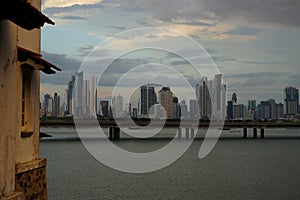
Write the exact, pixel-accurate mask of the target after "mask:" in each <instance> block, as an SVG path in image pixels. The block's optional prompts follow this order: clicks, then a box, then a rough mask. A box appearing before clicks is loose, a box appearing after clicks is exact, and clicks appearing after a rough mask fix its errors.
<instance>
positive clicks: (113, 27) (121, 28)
mask: <svg viewBox="0 0 300 200" xmlns="http://www.w3.org/2000/svg"><path fill="white" fill-rule="evenodd" d="M105 27H107V28H112V29H117V30H120V31H124V30H126V27H124V26H105Z"/></svg>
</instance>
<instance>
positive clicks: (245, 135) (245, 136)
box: [244, 128, 248, 139]
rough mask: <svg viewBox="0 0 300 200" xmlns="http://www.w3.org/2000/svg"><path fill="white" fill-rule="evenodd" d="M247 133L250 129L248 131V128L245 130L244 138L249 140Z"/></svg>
mask: <svg viewBox="0 0 300 200" xmlns="http://www.w3.org/2000/svg"><path fill="white" fill-rule="evenodd" d="M247 132H248V129H247V128H244V138H245V139H246V138H247Z"/></svg>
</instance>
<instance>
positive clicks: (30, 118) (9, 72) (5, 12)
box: [0, 0, 60, 199]
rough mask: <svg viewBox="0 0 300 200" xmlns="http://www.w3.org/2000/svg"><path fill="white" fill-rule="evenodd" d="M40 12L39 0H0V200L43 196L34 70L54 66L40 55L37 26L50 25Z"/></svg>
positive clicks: (51, 69)
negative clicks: (0, 3)
mask: <svg viewBox="0 0 300 200" xmlns="http://www.w3.org/2000/svg"><path fill="white" fill-rule="evenodd" d="M40 10H41V1H40V0H28V1H27V0H5V1H4V2H2V5H1V7H0V113H1V114H0V199H47V184H46V164H47V161H46V160H45V159H42V158H40V155H39V132H40V125H39V109H40V108H39V104H40V99H39V98H40V71H43V72H44V73H47V74H53V73H55V71H54V70H58V71H59V70H60V69H59V68H57V67H56V66H54V65H53V64H51V63H49V62H47V61H46V60H44V59H42V56H41V55H40V52H41V48H40V46H41V45H40V41H41V37H40V35H41V31H40V27H42V26H43V25H44V24H45V23H49V24H54V23H53V22H52V21H51V20H50V19H49V18H47V17H46V16H45V15H43V14H42V13H41V12H40Z"/></svg>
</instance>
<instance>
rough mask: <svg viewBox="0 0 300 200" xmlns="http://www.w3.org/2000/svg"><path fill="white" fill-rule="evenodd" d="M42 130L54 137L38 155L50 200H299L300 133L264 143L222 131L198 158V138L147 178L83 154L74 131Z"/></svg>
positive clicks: (149, 145)
mask: <svg viewBox="0 0 300 200" xmlns="http://www.w3.org/2000/svg"><path fill="white" fill-rule="evenodd" d="M41 131H45V132H47V133H49V134H51V135H52V136H53V137H52V138H43V139H42V140H41V147H40V151H41V156H42V157H45V158H47V160H48V166H47V179H48V180H47V181H48V196H49V199H50V200H51V199H138V200H140V199H143V200H148V199H188V200H190V199H210V200H211V199H230V200H231V199H241V200H243V199H264V200H266V199H272V200H273V199H283V200H289V199H300V189H299V187H300V131H299V129H289V130H286V129H276V130H266V131H265V135H266V138H265V139H263V140H261V139H247V140H245V139H241V136H242V132H241V130H238V129H236V130H231V131H226V132H224V133H223V134H222V139H221V140H219V141H218V143H217V145H216V146H215V148H214V149H213V151H212V152H211V153H210V154H209V155H208V156H207V157H206V158H204V159H199V158H198V151H199V148H200V146H201V144H202V139H196V140H195V141H194V142H193V144H192V146H191V147H190V148H189V150H188V151H187V152H186V153H185V154H184V155H183V156H182V157H181V158H180V159H178V160H177V161H176V162H174V163H172V164H171V165H169V166H168V167H166V168H164V169H161V170H159V171H155V172H151V173H146V174H129V173H123V172H119V171H116V170H113V169H110V168H108V167H106V166H104V165H103V164H101V163H100V162H98V161H97V160H95V159H94V158H93V157H92V156H91V155H90V154H89V153H88V152H87V150H86V149H85V148H84V146H83V145H82V143H81V141H80V140H79V139H78V137H77V133H76V131H75V129H74V128H49V127H48V128H41ZM200 132H201V130H200ZM167 134H168V133H167ZM167 134H166V135H167ZM201 134H202V133H200V136H201ZM249 135H251V131H249ZM121 137H122V136H121ZM167 142H168V140H166V139H156V140H130V139H125V140H120V141H118V142H116V144H117V145H118V146H120V147H122V148H124V149H128V150H131V151H136V152H147V151H149V150H153V149H157V148H160V147H161V146H164V145H165V144H166V143H167Z"/></svg>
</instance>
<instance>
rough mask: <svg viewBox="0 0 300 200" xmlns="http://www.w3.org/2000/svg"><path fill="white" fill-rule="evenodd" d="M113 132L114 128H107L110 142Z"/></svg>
mask: <svg viewBox="0 0 300 200" xmlns="http://www.w3.org/2000/svg"><path fill="white" fill-rule="evenodd" d="M113 132H114V127H111V126H110V127H109V128H108V139H110V140H112V139H113Z"/></svg>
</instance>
